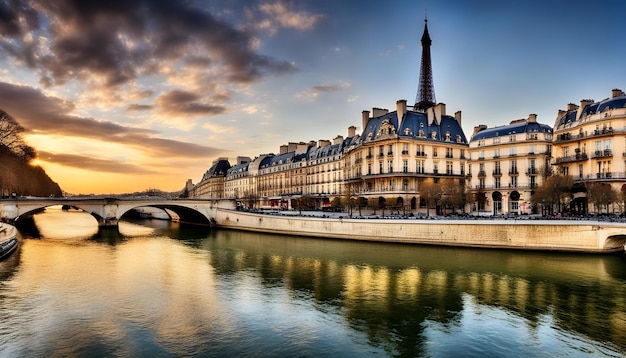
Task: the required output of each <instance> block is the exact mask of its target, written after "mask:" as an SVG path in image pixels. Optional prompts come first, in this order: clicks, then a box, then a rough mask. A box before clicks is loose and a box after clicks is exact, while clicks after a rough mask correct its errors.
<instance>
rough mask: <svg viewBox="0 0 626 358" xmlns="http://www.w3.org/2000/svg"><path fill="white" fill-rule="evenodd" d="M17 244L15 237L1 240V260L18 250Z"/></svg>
mask: <svg viewBox="0 0 626 358" xmlns="http://www.w3.org/2000/svg"><path fill="white" fill-rule="evenodd" d="M17 246H18V241H17V238H15V237H13V238H11V239H8V240H6V241H3V242H0V260H4V259H5V258H7V257H9V256H11V254H12V253H14V252H15V250H17Z"/></svg>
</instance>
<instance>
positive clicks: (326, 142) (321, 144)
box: [318, 139, 330, 148]
mask: <svg viewBox="0 0 626 358" xmlns="http://www.w3.org/2000/svg"><path fill="white" fill-rule="evenodd" d="M329 145H330V141H329V140H328V139H320V140H319V141H318V146H319V147H320V148H323V147H326V146H329Z"/></svg>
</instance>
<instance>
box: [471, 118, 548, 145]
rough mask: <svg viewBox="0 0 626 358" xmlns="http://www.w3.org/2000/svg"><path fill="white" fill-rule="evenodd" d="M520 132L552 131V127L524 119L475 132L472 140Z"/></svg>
mask: <svg viewBox="0 0 626 358" xmlns="http://www.w3.org/2000/svg"><path fill="white" fill-rule="evenodd" d="M520 133H552V127H550V126H549V125H547V124H541V123H538V122H530V121H523V122H519V123H513V124H509V125H507V126H499V127H493V128H488V129H483V130H482V131H480V132H478V133H476V134H474V136H473V137H472V139H471V141H472V142H474V141H477V140H482V139H489V138H495V137H503V136H509V135H512V134H520Z"/></svg>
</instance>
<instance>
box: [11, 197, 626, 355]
mask: <svg viewBox="0 0 626 358" xmlns="http://www.w3.org/2000/svg"><path fill="white" fill-rule="evenodd" d="M48 214H50V215H48ZM57 214H61V213H60V211H59V212H55V211H54V209H53V210H51V211H50V213H47V215H45V216H44V215H42V216H41V217H37V218H36V221H37V224H38V226H41V228H40V231H41V233H42V237H43V238H42V239H27V240H22V248H21V250H20V255H21V258H20V265H19V269H18V270H17V271H16V274H15V276H16V277H13V278H12V279H11V280H10V283H9V284H11V285H16V286H19V287H14V288H15V290H14V291H15V292H20V293H22V295H21V296H19V297H15V300H16V301H19V305H22V306H24V307H31V308H32V311H31V312H26V313H24V312H21V313H20V314H25V316H26V317H28V320H25V321H24V322H23V324H24V325H25V326H26V328H25V330H26V331H27V332H36V338H37V339H40V340H42V341H47V342H57V343H54V344H56V345H57V346H55V348H54V350H55V351H56V352H57V353H59V352H60V353H62V354H64V355H75V354H76V351H73V349H75V348H73V347H72V346H70V345H68V342H72V344H74V346H77V347H81V346H87V345H88V341H94V340H96V341H97V340H99V339H101V340H122V339H124V338H125V336H126V335H128V334H129V333H128V332H129V329H128V327H127V326H128V325H132V326H133V327H136V329H137V330H140V331H142V330H147V331H153V332H155V333H154V334H155V336H154V340H155V341H156V342H158V345H160V346H163V347H167V352H169V353H170V354H172V355H188V354H189V352H188V351H186V348H185V346H194V345H197V343H198V342H203V341H205V340H206V339H207V336H212V335H214V336H219V335H220V334H222V335H224V334H225V335H227V336H228V335H232V336H234V337H236V336H237V334H241V332H239V331H237V329H238V328H239V327H242V326H243V327H247V326H246V324H247V321H248V320H249V319H250V320H254V318H253V317H252V315H253V314H261V315H263V314H267V313H266V312H260V313H259V311H264V310H266V311H267V310H268V309H267V308H268V307H270V308H271V312H273V313H274V314H275V315H277V316H279V317H282V316H281V315H289V314H291V315H293V316H294V317H284V319H285V321H287V322H292V323H291V324H292V325H293V327H290V328H291V329H290V330H291V331H293V332H299V334H301V337H300V336H299V339H300V340H301V341H302V342H310V341H312V340H313V336H308V335H307V329H311V330H313V329H314V325H313V324H312V326H311V327H308V326H302V325H299V324H300V323H302V322H301V321H298V318H297V317H295V316H296V315H297V314H303V311H302V309H301V307H302V306H306V305H309V304H311V305H319V306H315V307H316V308H315V309H317V310H319V311H324V312H339V313H337V314H338V315H340V316H339V318H336V319H337V320H340V324H339V325H338V326H339V327H344V326H343V325H342V323H343V322H347V323H349V324H348V325H347V327H350V329H352V330H353V331H356V332H361V331H362V332H365V333H366V334H365V335H366V337H368V339H370V340H371V344H376V345H378V346H382V347H384V350H385V352H399V353H400V355H401V354H406V355H416V354H417V355H419V354H421V353H423V351H422V349H427V343H426V342H425V341H424V340H425V338H424V337H425V336H427V333H428V332H432V330H434V329H435V328H433V326H432V325H430V324H429V322H431V321H433V322H437V323H441V324H442V326H443V327H444V328H443V329H441V331H442V332H444V333H443V334H444V335H445V336H446V337H451V336H452V335H453V333H454V332H456V331H459V330H462V328H465V327H463V324H465V323H464V321H463V320H464V319H467V317H469V316H472V315H473V316H478V317H479V318H481V319H485V320H486V318H485V317H482V316H480V314H481V312H483V311H493V309H497V310H502V311H503V312H505V314H504V315H505V316H506V315H515V317H514V319H511V322H515V325H522V326H523V327H522V329H525V330H526V331H527V332H526V333H528V334H529V335H531V336H533V337H535V338H536V339H537V340H539V338H541V337H540V335H539V333H538V330H537V327H540V328H542V329H550V332H551V334H553V335H556V336H557V340H558V339H563V337H562V336H559V335H560V334H563V332H567V335H568V336H569V335H571V336H573V337H579V336H584V337H590V338H591V339H593V340H597V341H598V342H605V341H610V342H612V344H613V345H615V346H617V347H619V348H620V349H621V351H622V352H625V351H626V343H624V342H626V278H625V276H626V275H625V274H624V273H623V271H620V270H624V265H623V262H620V261H619V259H615V258H612V257H608V258H603V257H589V256H586V257H583V256H578V255H543V254H525V253H517V252H515V253H511V252H502V251H480V250H464V249H458V250H457V249H449V248H443V249H442V248H431V247H422V246H419V247H415V246H403V245H378V244H372V243H360V242H340V241H327V240H313V239H302V238H295V237H289V236H271V235H259V234H251V233H241V232H232V231H212V232H211V233H210V234H208V235H207V236H206V237H204V238H202V239H200V240H197V241H193V242H185V241H180V240H173V239H171V238H170V237H167V236H165V235H163V234H162V232H160V231H159V230H156V229H154V228H146V227H142V226H139V225H135V224H131V223H121V224H120V231H122V232H123V234H124V235H123V236H122V237H121V238H120V239H119V241H118V242H115V243H114V244H107V243H103V242H101V241H97V240H94V239H92V237H93V236H94V233H93V227H90V226H89V225H88V224H84V223H79V224H72V225H69V224H67V225H65V226H61V225H59V224H58V223H57V222H56V221H59V219H58V217H56V216H55V215H57ZM63 214H67V213H63ZM69 214H70V215H79V213H69ZM82 215H87V214H82ZM46 220H49V221H51V222H52V223H49V222H46ZM68 222H69V221H68ZM87 222H89V221H87ZM94 222H95V220H94ZM57 230H59V231H60V234H58V235H57V234H56V231H57ZM168 230H169V229H168ZM47 235H53V239H49V238H48V237H47ZM176 235H177V237H178V234H176ZM309 296H310V298H311V299H312V300H311V301H312V302H309V301H307V300H306V298H307V297H309ZM268 297H270V298H271V299H272V300H273V301H271V302H269V303H268V302H265V301H263V302H259V301H258V300H259V299H266V298H268ZM303 297H304V299H303ZM70 303H71V309H67V308H68V307H69V305H70ZM65 304H67V305H68V307H64V305H65ZM333 309H336V310H333ZM42 312H45V314H41V313H42ZM285 312H287V313H285ZM304 314H310V315H312V314H313V313H311V311H305V312H304ZM250 317H252V318H250ZM262 317H263V318H266V319H268V317H266V316H262ZM546 317H548V318H549V319H546ZM270 318H274V317H273V316H270ZM509 318H510V317H509ZM290 320H291V321H290ZM303 320H305V319H303ZM325 320H330V321H332V319H330V318H328V317H326V316H324V319H321V321H323V322H324V323H326V321H325ZM309 321H310V320H309ZM309 321H306V322H309ZM273 322H274V321H273ZM545 322H550V324H549V325H547V326H548V328H545V326H546V324H545ZM262 323H265V324H269V323H267V322H264V321H261V323H259V322H255V324H257V325H259V324H262ZM274 324H276V322H274ZM281 324H284V322H282V321H281ZM488 324H491V325H494V327H497V326H498V324H511V323H510V322H504V323H502V322H488ZM307 327H308V328H307ZM450 327H457V328H458V329H456V330H455V329H450ZM280 328H284V327H280ZM518 328H519V327H518ZM270 329H271V330H276V331H278V330H279V328H278V327H274V326H271V328H270ZM344 329H345V328H344ZM225 332H226V333H225ZM451 332H452V333H451ZM485 339H488V337H487V338H485ZM124 341H133V337H126V339H124ZM403 342H404V343H403ZM406 342H408V343H406ZM565 342H566V343H564V344H566V345H567V344H569V341H567V340H566V341H565ZM403 344H404V346H402V347H401V345H403ZM124 349H126V351H125V352H123V353H126V354H127V355H133V353H136V349H134V348H133V347H126V348H124ZM0 353H1V350H0Z"/></svg>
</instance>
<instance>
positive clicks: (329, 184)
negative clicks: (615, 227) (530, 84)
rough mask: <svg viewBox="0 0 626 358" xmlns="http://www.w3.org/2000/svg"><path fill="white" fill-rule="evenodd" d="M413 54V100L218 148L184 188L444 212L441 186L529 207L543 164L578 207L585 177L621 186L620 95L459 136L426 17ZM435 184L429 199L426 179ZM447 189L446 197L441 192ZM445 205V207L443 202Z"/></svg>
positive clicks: (255, 202)
mask: <svg viewBox="0 0 626 358" xmlns="http://www.w3.org/2000/svg"><path fill="white" fill-rule="evenodd" d="M421 43H422V62H421V68H420V79H419V86H418V91H417V96H416V99H415V103H414V104H413V105H408V104H407V101H406V100H399V101H397V102H396V107H395V110H393V111H389V110H387V109H381V108H373V109H372V110H371V111H369V110H366V111H363V112H362V113H361V124H362V127H361V131H360V133H357V128H356V127H354V126H351V127H349V128H348V136H347V137H346V138H344V137H343V136H340V135H339V136H337V137H335V139H333V140H332V141H330V140H319V141H309V142H290V143H288V144H286V145H282V146H281V147H280V150H279V152H278V154H273V153H270V154H263V155H259V156H258V157H256V158H255V159H254V160H250V158H245V159H247V160H240V159H239V158H238V163H237V164H236V165H234V166H230V164H229V163H228V161H227V160H226V159H225V158H219V159H218V160H217V161H216V162H214V163H213V166H212V167H211V168H210V169H209V170H208V171H207V172H206V173H205V175H204V176H203V178H202V180H201V182H200V183H198V184H197V185H195V186H193V189H192V190H191V191H190V192H191V193H190V196H191V197H196V198H222V197H225V198H233V199H236V200H238V201H239V202H240V203H242V205H244V206H246V207H250V208H252V207H254V208H281V209H297V208H302V205H301V204H302V202H303V201H304V199H306V201H307V202H308V205H309V206H310V205H311V203H312V206H313V207H315V208H317V209H324V208H327V207H329V206H330V205H331V203H332V202H333V200H335V199H337V198H340V199H342V201H343V203H344V204H345V203H346V201H347V200H349V201H350V202H351V203H352V205H354V203H355V201H356V202H358V203H359V205H365V204H367V206H369V207H370V208H385V207H386V208H391V209H392V210H393V209H396V210H402V211H404V212H406V211H407V210H409V211H411V212H416V213H418V212H421V213H424V212H429V209H432V208H436V209H437V212H438V213H442V210H441V209H443V212H445V210H446V208H448V209H449V208H450V204H445V205H448V206H447V207H446V206H445V205H444V206H443V207H440V206H439V205H440V203H442V202H445V200H443V199H445V197H446V196H449V195H452V194H450V191H449V190H446V189H449V188H450V187H456V188H458V191H459V193H460V194H459V195H461V196H462V197H463V205H457V204H454V205H452V209H451V210H452V211H453V212H454V211H459V210H462V211H465V212H473V213H478V214H481V213H484V214H509V213H514V214H532V213H537V212H538V208H537V207H536V206H535V205H533V204H532V203H531V197H532V196H533V194H534V192H535V189H536V188H537V187H538V186H540V185H543V184H544V182H545V180H546V178H547V177H548V176H549V175H550V174H552V173H557V174H563V175H571V176H572V177H573V179H574V181H575V183H576V185H575V188H574V193H573V200H572V203H571V205H572V208H573V207H575V208H577V211H582V212H586V211H588V208H589V203H588V198H587V197H588V195H587V192H588V190H587V189H588V188H589V185H591V184H592V183H602V184H606V185H610V186H611V187H612V188H613V189H615V190H622V189H623V188H624V187H625V186H624V184H626V95H625V94H624V92H622V91H621V90H619V89H614V90H613V91H612V93H611V97H609V98H607V99H605V100H602V101H599V102H595V101H593V100H583V101H581V103H580V105H574V104H569V105H568V107H567V110H561V111H559V113H558V115H557V118H556V121H555V125H554V129H553V128H552V127H550V126H549V125H546V124H541V123H538V122H537V116H536V115H534V114H531V115H529V116H528V118H525V119H520V120H514V121H512V122H510V123H509V124H508V125H504V126H497V127H491V128H488V127H487V126H484V125H481V126H477V127H476V128H474V132H473V134H472V137H471V139H470V140H469V141H468V140H467V138H466V136H465V134H464V132H463V129H462V123H461V112H460V111H457V112H456V113H455V114H454V115H453V116H450V115H448V114H447V113H446V105H445V104H444V103H436V101H435V93H434V86H433V79H432V63H431V59H430V45H431V43H432V41H431V39H430V36H429V33H428V27H427V22H426V23H425V25H424V33H423V36H422V38H421ZM433 183H434V184H437V183H439V184H440V186H443V187H444V188H443V189H441V188H439V189H438V190H440V192H439V193H435V194H434V195H435V196H437V197H436V198H435V199H436V200H435V203H434V204H433V202H432V196H433V193H432V190H430V189H431V187H432V185H433ZM448 199H449V198H448ZM448 212H450V211H448Z"/></svg>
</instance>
